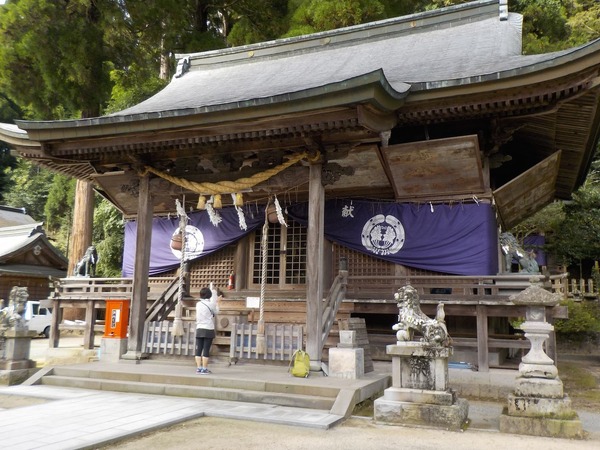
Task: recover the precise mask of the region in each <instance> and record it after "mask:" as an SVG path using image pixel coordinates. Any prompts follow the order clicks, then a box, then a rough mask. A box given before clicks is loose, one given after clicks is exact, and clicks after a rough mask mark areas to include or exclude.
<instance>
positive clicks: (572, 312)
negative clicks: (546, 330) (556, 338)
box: [554, 300, 600, 335]
mask: <svg viewBox="0 0 600 450" xmlns="http://www.w3.org/2000/svg"><path fill="white" fill-rule="evenodd" d="M564 305H566V306H567V309H568V311H569V318H568V319H558V320H556V322H555V323H554V328H555V330H556V332H557V333H562V334H570V335H573V334H577V333H598V332H600V307H599V306H598V303H597V302H593V301H585V300H584V301H580V302H576V301H574V300H567V301H566V302H565V303H564Z"/></svg>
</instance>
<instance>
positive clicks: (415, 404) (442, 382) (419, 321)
mask: <svg viewBox="0 0 600 450" xmlns="http://www.w3.org/2000/svg"><path fill="white" fill-rule="evenodd" d="M395 298H396V300H397V302H398V308H399V310H400V313H399V315H398V323H397V324H396V325H394V327H393V329H394V330H396V331H397V333H396V337H397V339H398V341H397V342H396V344H395V345H388V346H387V347H386V351H387V354H388V355H390V356H391V357H392V387H390V388H388V389H386V390H385V391H384V394H383V397H380V398H378V399H377V400H375V410H374V415H375V421H376V422H378V423H385V424H391V425H405V426H426V427H435V428H443V429H447V430H455V431H458V430H461V429H462V428H463V427H464V425H465V424H466V422H467V416H468V413H469V404H468V402H467V401H466V400H465V399H460V398H457V396H456V393H455V392H454V391H452V390H451V389H450V388H448V358H449V357H450V356H451V355H452V347H450V346H449V345H448V342H449V338H448V333H447V331H446V325H445V323H444V312H443V304H440V306H438V313H437V316H436V318H435V319H430V318H429V317H427V316H426V315H425V314H423V313H422V312H421V309H420V305H419V297H418V295H417V292H416V290H415V289H414V288H413V287H412V286H405V287H403V288H401V289H399V290H398V293H397V294H395ZM413 331H418V332H420V333H421V334H422V335H423V338H422V339H421V340H420V341H416V340H413V339H412V338H413Z"/></svg>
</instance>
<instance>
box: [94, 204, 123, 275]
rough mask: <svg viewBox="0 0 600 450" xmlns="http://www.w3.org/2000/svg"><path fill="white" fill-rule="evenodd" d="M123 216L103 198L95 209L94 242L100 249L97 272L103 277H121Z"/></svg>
mask: <svg viewBox="0 0 600 450" xmlns="http://www.w3.org/2000/svg"><path fill="white" fill-rule="evenodd" d="M123 240H124V226H123V218H122V216H121V213H120V212H119V210H117V209H116V208H115V207H114V206H113V205H112V204H111V203H110V202H109V201H107V200H105V199H101V200H100V201H98V202H97V204H96V209H95V211H94V236H93V242H94V243H95V245H96V250H97V251H98V257H99V259H98V266H97V267H96V272H97V274H98V276H101V277H120V276H121V267H122V265H123Z"/></svg>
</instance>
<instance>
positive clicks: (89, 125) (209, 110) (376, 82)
mask: <svg viewBox="0 0 600 450" xmlns="http://www.w3.org/2000/svg"><path fill="white" fill-rule="evenodd" d="M409 90H410V85H409V84H406V83H395V84H394V86H392V84H391V83H390V82H389V81H388V79H387V78H386V76H385V74H384V72H383V70H382V69H379V70H376V71H373V72H370V73H365V74H363V75H360V76H357V77H353V78H351V79H348V80H342V81H339V82H334V83H329V84H326V85H323V86H318V87H314V88H309V89H304V90H300V91H296V92H290V93H286V94H279V95H274V96H271V97H263V98H255V99H249V100H245V101H238V102H231V103H223V104H214V105H208V106H203V107H198V108H185V109H171V110H165V111H155V112H147V113H138V114H127V115H109V116H102V117H95V118H89V119H75V120H60V121H23V120H18V121H16V122H17V124H18V125H19V127H20V128H22V129H23V130H26V131H27V133H28V134H29V136H30V138H31V137H32V136H33V138H34V139H40V140H43V139H44V136H43V135H44V131H46V130H47V131H49V132H50V131H56V130H62V132H61V134H60V136H61V138H63V139H64V138H67V137H69V135H68V133H69V130H71V131H72V133H73V135H74V137H83V136H85V137H92V136H96V135H102V134H104V133H102V132H101V131H98V132H94V131H93V128H94V127H103V126H106V125H110V132H111V133H112V134H115V133H116V132H117V129H116V127H119V128H122V131H121V132H125V133H126V132H132V131H136V130H137V128H138V127H139V129H142V130H146V129H147V127H146V126H145V124H144V122H147V121H150V120H157V119H169V118H171V119H176V118H180V117H189V116H196V115H207V116H208V115H211V114H216V113H223V112H227V111H236V110H237V111H240V110H246V111H247V110H250V109H257V110H258V109H260V108H263V107H269V108H273V111H272V113H273V114H278V115H279V114H282V113H285V112H286V111H282V109H286V110H288V111H287V112H297V111H306V110H311V109H314V108H315V107H319V108H323V107H336V106H348V105H356V104H365V103H366V104H371V105H373V106H376V107H377V108H379V109H381V110H384V111H389V112H391V111H394V110H395V109H397V108H398V107H399V106H400V105H401V104H402V103H403V101H404V99H405V98H406V96H407V95H408V92H409ZM276 106H280V107H281V108H279V109H275V107H276ZM259 116H260V117H264V116H265V113H264V112H261V113H260V114H259ZM208 122H210V121H208ZM84 129H85V130H87V131H86V132H85V133H83V130H84Z"/></svg>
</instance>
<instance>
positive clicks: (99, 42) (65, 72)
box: [0, 0, 115, 119]
mask: <svg viewBox="0 0 600 450" xmlns="http://www.w3.org/2000/svg"><path fill="white" fill-rule="evenodd" d="M114 6H115V5H114V3H113V2H110V1H100V0H97V1H92V0H71V1H60V2H59V1H50V0H19V1H16V2H10V3H7V4H6V5H4V7H3V8H0V61H1V62H2V63H1V64H0V91H3V92H5V93H7V94H8V95H10V97H11V98H13V99H15V100H16V101H18V103H19V104H20V105H22V107H23V108H27V109H29V110H30V114H31V115H32V116H33V117H42V118H45V119H48V118H65V117H77V116H79V115H81V116H83V117H92V116H97V115H98V114H99V112H100V110H101V105H102V104H103V103H104V102H105V101H106V100H107V93H108V92H110V90H109V89H108V86H109V77H108V70H107V67H106V64H105V62H106V61H107V60H109V59H110V57H109V55H107V53H106V52H107V50H108V49H109V47H107V46H106V45H105V42H104V40H103V37H104V34H105V27H108V26H109V24H108V23H107V22H106V21H104V20H103V19H105V18H106V19H108V18H110V19H114V17H115V16H114V15H113V14H111V15H108V14H106V13H107V11H108V10H109V9H111V8H113V9H114ZM103 8H104V10H103Z"/></svg>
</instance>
